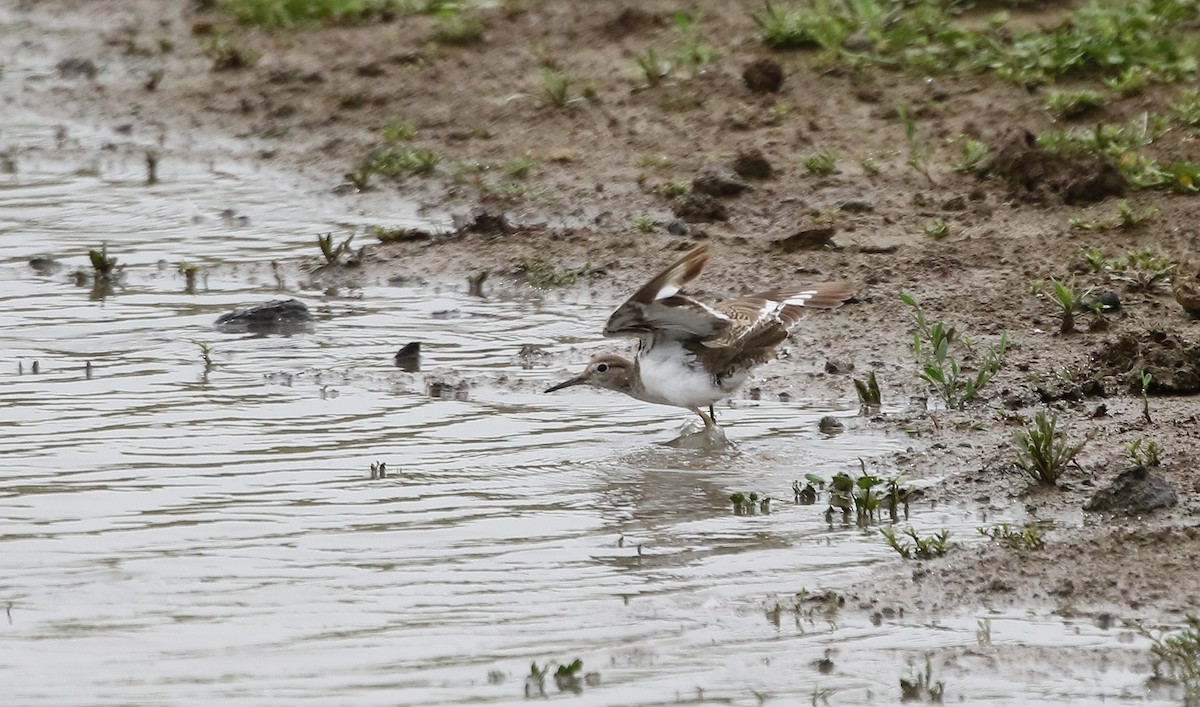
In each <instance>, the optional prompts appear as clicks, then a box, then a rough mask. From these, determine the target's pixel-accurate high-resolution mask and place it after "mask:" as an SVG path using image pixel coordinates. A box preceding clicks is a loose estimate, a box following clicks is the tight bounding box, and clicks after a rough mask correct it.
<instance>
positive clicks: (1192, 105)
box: [1171, 88, 1200, 128]
mask: <svg viewBox="0 0 1200 707" xmlns="http://www.w3.org/2000/svg"><path fill="white" fill-rule="evenodd" d="M1171 110H1172V111H1173V112H1174V113H1175V120H1177V121H1179V122H1180V123H1183V124H1184V125H1187V126H1189V127H1191V128H1200V89H1194V88H1192V89H1188V90H1186V91H1184V92H1183V93H1181V94H1179V100H1178V101H1176V102H1175V105H1173V106H1171Z"/></svg>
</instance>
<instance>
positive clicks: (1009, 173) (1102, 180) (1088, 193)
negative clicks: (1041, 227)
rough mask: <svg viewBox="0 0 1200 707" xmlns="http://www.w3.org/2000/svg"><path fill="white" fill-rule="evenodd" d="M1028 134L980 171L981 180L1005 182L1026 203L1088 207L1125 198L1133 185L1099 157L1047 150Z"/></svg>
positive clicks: (1016, 136) (1015, 136)
mask: <svg viewBox="0 0 1200 707" xmlns="http://www.w3.org/2000/svg"><path fill="white" fill-rule="evenodd" d="M1036 140H1037V139H1036V137H1035V136H1034V134H1033V133H1031V132H1029V131H1028V130H1018V131H1015V132H1013V133H1011V134H1009V136H1008V137H1007V138H1005V140H1004V143H1003V144H1002V145H1001V146H1000V148H999V149H997V150H996V151H995V152H993V153H992V154H991V155H990V156H989V157H988V158H987V159H985V160H984V161H983V162H982V163H981V164H980V165H979V168H978V174H979V175H980V176H993V177H998V178H1000V179H1002V180H1004V181H1005V182H1006V183H1007V184H1008V186H1009V188H1010V189H1011V190H1012V196H1014V197H1015V198H1018V199H1021V200H1023V201H1030V202H1045V201H1050V200H1057V201H1061V202H1062V203H1066V204H1087V203H1091V202H1095V201H1103V200H1104V199H1106V198H1108V197H1110V196H1124V195H1125V192H1127V191H1128V190H1129V182H1128V180H1126V179H1125V176H1124V175H1123V174H1121V172H1120V170H1118V169H1117V168H1116V167H1115V166H1114V165H1113V164H1112V163H1111V162H1109V161H1108V160H1105V159H1103V158H1101V157H1096V156H1081V157H1075V158H1070V157H1066V156H1064V155H1061V154H1059V153H1057V152H1050V151H1049V150H1043V149H1042V148H1040V147H1038V146H1037V144H1036Z"/></svg>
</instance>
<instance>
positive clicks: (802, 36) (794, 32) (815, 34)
mask: <svg viewBox="0 0 1200 707" xmlns="http://www.w3.org/2000/svg"><path fill="white" fill-rule="evenodd" d="M751 17H752V18H753V19H754V22H755V23H757V24H758V26H759V28H760V29H761V30H762V40H763V43H764V44H766V45H767V46H768V47H770V48H772V49H803V48H806V47H817V46H820V47H825V48H826V49H829V50H834V51H836V50H837V49H838V48H839V47H840V46H841V44H842V42H844V41H845V40H846V37H848V36H850V30H849V28H848V27H846V25H845V23H844V22H843V21H842V20H841V19H840V18H838V17H835V16H834V13H832V12H829V8H827V7H825V8H822V7H820V6H818V7H814V8H812V9H800V8H787V9H780V8H777V7H775V6H774V5H772V4H771V3H770V2H767V3H765V5H764V7H763V10H762V11H761V12H756V13H753V14H752V15H751Z"/></svg>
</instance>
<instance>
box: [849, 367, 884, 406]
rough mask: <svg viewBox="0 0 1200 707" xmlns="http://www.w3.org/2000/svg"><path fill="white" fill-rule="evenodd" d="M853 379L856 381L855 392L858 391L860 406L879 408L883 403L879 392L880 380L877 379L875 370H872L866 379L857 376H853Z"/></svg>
mask: <svg viewBox="0 0 1200 707" xmlns="http://www.w3.org/2000/svg"><path fill="white" fill-rule="evenodd" d="M851 380H852V381H853V382H854V392H856V393H858V404H859V406H861V407H863V408H866V409H868V410H870V409H878V408H879V406H880V404H881V403H880V400H881V396H880V394H879V381H877V380H875V371H871V373H870V374H868V375H867V379H866V380H865V381H861V380H859V379H857V378H852V379H851Z"/></svg>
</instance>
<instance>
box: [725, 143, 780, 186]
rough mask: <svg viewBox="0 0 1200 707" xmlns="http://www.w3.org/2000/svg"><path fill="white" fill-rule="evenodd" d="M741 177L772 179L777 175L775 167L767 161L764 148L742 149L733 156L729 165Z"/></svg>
mask: <svg viewBox="0 0 1200 707" xmlns="http://www.w3.org/2000/svg"><path fill="white" fill-rule="evenodd" d="M729 166H730V167H731V168H732V169H733V171H734V172H735V173H737V175H738V176H739V177H743V178H745V179H770V178H771V177H773V176H774V175H775V170H774V168H772V167H771V163H770V162H769V161H767V158H766V156H765V155H763V153H762V150H758V149H750V150H742V151H741V152H739V153H737V156H736V157H734V158H733V162H732V163H730V165H729Z"/></svg>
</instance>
